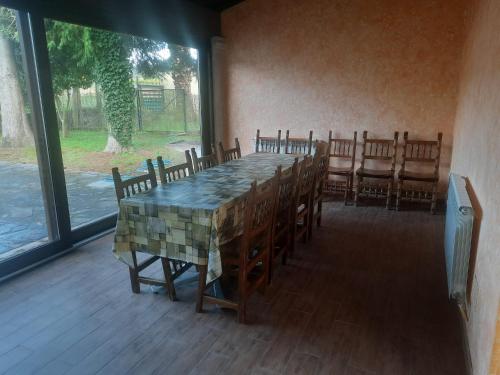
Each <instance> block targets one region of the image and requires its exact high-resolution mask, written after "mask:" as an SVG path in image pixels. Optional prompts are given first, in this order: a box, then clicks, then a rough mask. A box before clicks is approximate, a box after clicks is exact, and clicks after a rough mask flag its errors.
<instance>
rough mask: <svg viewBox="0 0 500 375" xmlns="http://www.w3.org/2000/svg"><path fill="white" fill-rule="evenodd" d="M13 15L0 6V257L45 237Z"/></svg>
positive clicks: (24, 78) (31, 126)
mask: <svg viewBox="0 0 500 375" xmlns="http://www.w3.org/2000/svg"><path fill="white" fill-rule="evenodd" d="M16 15H17V12H16V11H14V10H12V9H9V8H5V7H0V82H1V84H0V192H1V195H0V261H1V260H4V259H6V258H8V257H10V256H13V255H15V254H18V253H19V252H21V251H24V250H26V249H28V248H32V247H34V246H37V245H40V244H43V243H45V242H47V241H48V240H49V231H48V229H47V218H46V210H45V202H44V198H43V197H44V195H45V194H44V193H43V192H42V185H41V177H40V169H39V166H38V158H37V152H36V147H35V137H34V134H36V130H37V129H35V125H38V124H35V123H34V119H33V116H32V111H31V108H30V100H29V93H28V85H27V84H26V82H27V73H26V71H25V69H24V65H23V56H22V52H21V46H20V43H19V33H18V28H17V21H16Z"/></svg>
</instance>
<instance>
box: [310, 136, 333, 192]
mask: <svg viewBox="0 0 500 375" xmlns="http://www.w3.org/2000/svg"><path fill="white" fill-rule="evenodd" d="M329 146H330V143H327V142H324V141H316V152H315V154H314V160H313V164H314V170H315V182H314V186H315V189H316V190H317V192H319V193H321V192H322V191H323V184H324V182H325V179H326V178H327V175H328V161H329V155H330V147H329Z"/></svg>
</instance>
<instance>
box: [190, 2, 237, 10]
mask: <svg viewBox="0 0 500 375" xmlns="http://www.w3.org/2000/svg"><path fill="white" fill-rule="evenodd" d="M191 1H192V2H193V3H196V4H198V5H201V6H202V7H205V8H209V9H212V10H215V11H217V12H222V11H223V10H225V9H227V8H230V7H232V6H233V5H236V4H238V3H241V2H242V1H243V0H191Z"/></svg>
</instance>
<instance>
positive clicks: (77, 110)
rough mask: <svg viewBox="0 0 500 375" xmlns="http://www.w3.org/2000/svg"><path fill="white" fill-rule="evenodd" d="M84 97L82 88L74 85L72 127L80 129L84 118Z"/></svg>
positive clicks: (72, 92)
mask: <svg viewBox="0 0 500 375" xmlns="http://www.w3.org/2000/svg"><path fill="white" fill-rule="evenodd" d="M81 114H82V99H81V96H80V88H78V87H73V89H72V90H71V120H72V121H71V127H72V128H73V129H80V127H81V119H82V115H81Z"/></svg>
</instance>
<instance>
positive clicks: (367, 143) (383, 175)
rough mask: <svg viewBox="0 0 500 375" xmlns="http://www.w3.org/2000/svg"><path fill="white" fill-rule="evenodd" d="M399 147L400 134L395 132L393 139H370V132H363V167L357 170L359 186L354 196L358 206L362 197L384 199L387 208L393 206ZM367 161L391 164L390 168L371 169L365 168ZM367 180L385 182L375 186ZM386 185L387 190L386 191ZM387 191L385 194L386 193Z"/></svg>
mask: <svg viewBox="0 0 500 375" xmlns="http://www.w3.org/2000/svg"><path fill="white" fill-rule="evenodd" d="M397 147H398V132H394V138H393V139H376V138H368V132H367V131H366V130H365V131H364V132H363V150H362V154H361V166H360V167H359V168H358V169H357V170H356V176H357V177H358V186H357V189H356V194H355V196H354V203H355V204H356V205H358V201H359V198H360V196H362V195H366V196H372V197H384V196H385V198H386V204H385V206H386V208H387V209H389V208H390V205H391V197H392V190H393V186H394V170H395V167H396V151H397ZM367 160H374V161H378V162H384V161H385V162H389V163H390V168H385V169H384V168H378V169H375V168H374V169H369V168H366V167H365V163H366V161H367ZM366 178H371V179H375V180H383V181H385V183H383V184H382V185H373V184H371V183H367V182H366V180H365V179H366ZM385 184H387V189H386V190H385ZM384 190H385V192H384Z"/></svg>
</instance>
